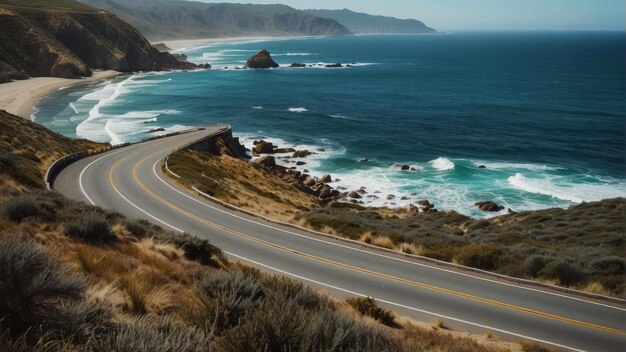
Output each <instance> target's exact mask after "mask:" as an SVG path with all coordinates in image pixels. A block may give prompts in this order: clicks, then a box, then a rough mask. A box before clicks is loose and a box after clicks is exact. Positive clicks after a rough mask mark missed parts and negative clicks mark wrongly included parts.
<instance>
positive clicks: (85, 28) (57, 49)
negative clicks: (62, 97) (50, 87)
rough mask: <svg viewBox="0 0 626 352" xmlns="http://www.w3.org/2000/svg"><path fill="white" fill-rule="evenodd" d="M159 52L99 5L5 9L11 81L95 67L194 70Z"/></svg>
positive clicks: (1, 33) (3, 58)
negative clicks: (94, 6)
mask: <svg viewBox="0 0 626 352" xmlns="http://www.w3.org/2000/svg"><path fill="white" fill-rule="evenodd" d="M191 67H195V65H193V64H190V63H184V62H180V61H178V60H177V59H176V58H175V57H173V56H172V55H170V54H169V53H162V52H159V51H158V50H157V49H155V48H153V47H152V46H151V45H150V43H148V41H147V40H146V39H145V38H144V37H143V36H142V35H141V34H140V33H139V32H138V31H137V30H135V29H134V28H133V27H131V26H130V25H129V24H127V23H125V22H123V21H122V20H120V19H119V18H118V17H116V16H114V15H111V14H109V13H106V12H103V11H97V10H96V9H93V10H89V8H88V7H87V9H85V10H81V11H69V10H68V11H64V10H59V9H54V10H48V9H46V8H27V7H2V6H1V5H0V71H3V72H6V73H7V75H8V76H9V77H10V78H11V79H23V78H27V77H35V76H55V77H63V78H79V77H84V76H91V74H92V72H91V70H93V69H103V70H116V71H120V72H134V71H159V70H165V69H174V68H191Z"/></svg>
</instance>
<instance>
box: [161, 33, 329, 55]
mask: <svg viewBox="0 0 626 352" xmlns="http://www.w3.org/2000/svg"><path fill="white" fill-rule="evenodd" d="M317 37H318V36H295V37H267V36H260V37H225V38H203V39H174V40H155V41H153V42H150V44H151V45H156V44H161V43H163V44H165V45H166V46H167V47H168V48H170V49H171V50H170V52H181V51H183V50H184V49H189V48H190V47H196V46H201V45H209V44H221V43H237V42H247V41H270V40H285V39H297V38H317Z"/></svg>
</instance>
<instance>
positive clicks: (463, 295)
mask: <svg viewBox="0 0 626 352" xmlns="http://www.w3.org/2000/svg"><path fill="white" fill-rule="evenodd" d="M161 143H163V142H161ZM161 143H159V144H161ZM157 145H158V144H157ZM181 145H182V144H181ZM149 148H152V147H148V148H144V149H142V150H140V151H137V152H135V153H132V154H130V155H128V156H126V157H125V158H123V159H121V160H119V161H117V162H116V163H115V164H114V165H113V166H112V167H111V169H110V170H109V182H110V183H111V186H113V189H114V190H115V191H116V192H117V193H118V194H121V193H120V191H119V189H118V187H117V185H116V184H115V181H114V179H113V172H114V170H115V169H116V168H117V167H118V166H119V165H120V164H121V163H122V162H124V161H126V160H128V159H129V158H131V157H133V156H135V155H137V154H140V153H142V152H144V151H145V150H147V149H149ZM167 149H169V148H167ZM167 149H161V150H159V151H157V152H155V153H152V154H150V155H148V156H146V157H145V158H143V159H141V160H140V161H139V162H137V163H136V164H135V165H134V167H133V169H132V177H133V179H134V181H135V182H136V183H137V185H139V187H141V189H142V190H143V191H144V192H146V193H147V194H149V195H150V196H151V197H153V198H154V199H156V200H158V201H159V202H161V203H163V204H164V205H166V206H168V207H169V208H171V209H174V210H176V211H177V212H179V213H181V214H183V215H185V216H187V217H189V218H191V219H194V220H196V221H198V222H200V223H203V224H205V225H208V226H211V227H213V228H216V229H219V230H222V231H225V232H228V233H230V234H233V235H235V236H238V237H241V238H244V239H247V240H249V241H252V242H256V243H260V244H263V245H266V246H268V247H272V248H276V249H279V250H281V251H284V252H289V253H294V254H297V255H300V256H303V257H306V258H309V259H312V260H315V261H318V262H322V263H325V264H328V265H332V266H335V267H340V268H344V269H347V270H350V271H354V272H358V273H363V274H368V275H370V276H374V277H378V278H382V279H386V280H390V281H395V282H400V283H403V284H407V285H410V286H414V287H419V288H424V289H428V290H432V291H436V292H439V293H445V294H449V295H453V296H456V297H460V298H464V299H467V300H472V301H476V302H481V303H486V304H490V305H495V306H499V307H504V308H508V309H511V310H515V311H518V312H523V313H528V314H532V315H536V316H540V317H544V318H548V319H553V320H558V321H561V322H566V323H569V324H573V325H578V326H583V327H586V328H591V329H595V330H600V331H604V332H608V333H612V334H617V335H624V336H626V332H624V331H621V330H619V329H615V328H610V327H606V326H602V325H597V324H593V323H588V322H584V321H580V320H575V319H572V318H567V317H562V316H559V315H555V314H551V313H547V312H542V311H539V310H535V309H531V308H526V307H520V306H516V305H513V304H509V303H505V302H500V301H497V300H493V299H489V298H483V297H479V296H474V295H471V294H467V293H463V292H458V291H454V290H451V289H447V288H443V287H438V286H433V285H430V284H426V283H422V282H417V281H412V280H409V279H405V278H401V277H397V276H393V275H389V274H384V273H380V272H376V271H372V270H369V269H365V268H360V267H357V266H353V265H350V264H345V263H341V262H337V261H334V260H331V259H327V258H322V257H319V256H316V255H313V254H309V253H304V252H301V251H299V250H296V249H292V248H289V247H286V246H283V245H279V244H276V243H273V242H269V241H266V240H263V239H259V238H256V237H253V236H250V235H247V234H244V233H241V232H239V231H236V230H232V229H230V228H227V227H225V226H222V225H219V224H217V223H214V222H212V221H210V220H207V219H205V218H202V217H199V216H197V215H195V214H192V213H190V212H189V211H186V210H184V209H181V208H179V207H178V206H176V205H175V204H173V203H171V202H169V201H167V200H165V199H164V198H162V197H161V196H159V195H158V194H156V193H154V192H153V191H152V190H150V189H149V188H148V187H146V185H145V184H144V183H143V182H141V180H140V179H139V177H138V176H137V170H138V169H139V166H140V165H141V164H143V163H144V162H145V161H146V160H147V159H149V158H152V157H154V156H155V155H157V154H160V153H162V152H163V151H164V150H167Z"/></svg>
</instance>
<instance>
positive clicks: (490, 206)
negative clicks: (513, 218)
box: [474, 201, 504, 213]
mask: <svg viewBox="0 0 626 352" xmlns="http://www.w3.org/2000/svg"><path fill="white" fill-rule="evenodd" d="M474 206H476V207H477V208H478V209H480V210H482V211H487V212H491V213H496V212H499V211H501V210H503V209H504V207H503V206H500V205H498V204H496V203H494V202H492V201H485V202H476V203H474Z"/></svg>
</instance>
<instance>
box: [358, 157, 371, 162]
mask: <svg viewBox="0 0 626 352" xmlns="http://www.w3.org/2000/svg"><path fill="white" fill-rule="evenodd" d="M368 161H369V159H367V158H365V159H361V160H359V162H360V163H366V162H368Z"/></svg>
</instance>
